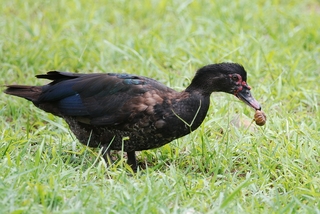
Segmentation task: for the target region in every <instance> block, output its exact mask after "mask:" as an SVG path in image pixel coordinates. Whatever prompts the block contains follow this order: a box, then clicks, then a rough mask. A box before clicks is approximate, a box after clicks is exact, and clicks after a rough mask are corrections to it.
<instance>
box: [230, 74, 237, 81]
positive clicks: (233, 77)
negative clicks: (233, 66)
mask: <svg viewBox="0 0 320 214" xmlns="http://www.w3.org/2000/svg"><path fill="white" fill-rule="evenodd" d="M231 78H232V80H233V81H235V82H238V81H239V77H238V76H237V75H232V77H231Z"/></svg>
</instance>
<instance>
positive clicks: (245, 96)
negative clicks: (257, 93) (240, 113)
mask: <svg viewBox="0 0 320 214" xmlns="http://www.w3.org/2000/svg"><path fill="white" fill-rule="evenodd" d="M235 95H236V97H238V98H239V99H240V100H242V101H243V102H245V103H246V104H247V105H249V106H251V107H252V108H254V109H255V110H261V106H260V104H259V103H258V101H256V100H255V99H254V98H253V96H252V95H251V92H250V87H243V88H242V90H241V91H239V92H238V93H236V94H235Z"/></svg>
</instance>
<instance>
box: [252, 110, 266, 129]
mask: <svg viewBox="0 0 320 214" xmlns="http://www.w3.org/2000/svg"><path fill="white" fill-rule="evenodd" d="M266 120H267V116H266V114H265V113H264V112H263V111H260V110H257V111H256V113H255V114H254V121H256V124H257V125H258V126H263V125H264V124H265V123H266Z"/></svg>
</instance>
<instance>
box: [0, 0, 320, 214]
mask: <svg viewBox="0 0 320 214" xmlns="http://www.w3.org/2000/svg"><path fill="white" fill-rule="evenodd" d="M1 5H2V6H1V8H0V85H1V86H3V85H5V84H28V85H37V84H46V83H47V82H48V81H45V80H39V79H36V78H35V77H34V76H35V75H36V74H41V73H45V72H46V71H49V70H62V71H72V72H83V73H92V72H105V73H106V72H126V73H130V74H137V75H143V76H148V77H152V78H154V79H157V80H158V81H160V82H162V83H164V84H166V85H168V86H170V87H173V88H174V89H176V90H183V89H184V88H185V87H186V86H187V85H188V84H189V83H190V80H191V78H192V77H193V75H194V73H195V71H196V70H197V69H198V68H199V67H201V66H203V65H206V64H210V63H217V62H223V61H229V62H237V63H240V64H242V65H243V66H244V67H245V68H246V70H247V71H248V84H249V85H250V86H251V87H252V93H253V95H254V97H255V98H256V99H257V100H258V101H259V102H260V103H261V105H262V109H263V110H264V112H265V113H266V115H267V117H268V120H267V123H266V125H265V126H262V127H259V126H256V125H255V124H254V123H252V118H253V115H254V111H253V110H252V109H251V108H249V107H248V106H246V105H244V104H243V103H242V102H240V101H239V100H238V99H236V98H235V97H234V96H232V95H228V94H222V93H213V94H212V96H211V98H212V99H211V107H210V109H209V112H208V115H207V117H206V119H205V121H204V122H203V124H202V125H201V126H200V127H199V129H197V130H196V131H195V132H193V133H191V134H190V135H188V136H185V137H183V138H180V139H177V140H174V141H173V142H171V143H170V144H167V145H165V146H163V147H161V148H159V149H154V150H148V151H143V152H140V153H138V160H139V162H140V163H141V164H142V165H144V166H145V167H146V169H144V170H141V171H138V172H137V173H135V174H133V173H132V172H131V171H130V169H129V168H128V166H127V165H126V164H125V159H124V158H122V156H121V154H115V155H118V156H119V157H120V160H119V161H118V162H116V164H115V165H113V166H111V167H107V166H106V165H105V163H104V162H103V160H102V159H101V158H100V156H99V150H96V149H90V148H86V147H85V146H82V145H81V144H80V143H79V142H78V141H77V139H76V138H75V137H74V136H73V135H72V133H71V132H70V131H69V129H68V126H67V125H66V123H65V122H64V121H63V120H62V119H60V118H58V117H55V116H53V115H50V114H47V113H45V112H43V111H41V110H39V109H37V108H36V107H34V106H33V105H32V103H30V102H28V101H26V100H23V99H19V98H16V97H11V96H8V95H6V94H4V93H0V114H1V123H0V156H1V157H0V167H1V170H0V213H15V214H18V213H186V214H187V213H188V214H195V213H320V146H319V142H320V134H319V133H320V122H319V121H320V110H319V107H320V104H319V103H320V87H319V85H320V84H319V77H320V75H319V73H320V36H319V35H320V28H319V20H320V2H319V1H316V0H305V1H301V0H293V1H276V0H272V1H262V0H258V1H251V0H237V1H231V2H227V1H224V0H217V1H205V0H200V1H191V0H175V1H169V0H164V1H155V0H151V1H145V2H144V1H128V0H120V1H102V0H93V1H85V0H71V1H67V0H57V1H31V0H25V1H21V0H11V1H2V2H1ZM1 90H4V87H2V88H1Z"/></svg>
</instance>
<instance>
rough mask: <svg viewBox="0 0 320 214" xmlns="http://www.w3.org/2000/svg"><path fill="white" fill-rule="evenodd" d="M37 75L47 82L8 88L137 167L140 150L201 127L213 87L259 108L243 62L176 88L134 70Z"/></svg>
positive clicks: (207, 69)
mask: <svg viewBox="0 0 320 214" xmlns="http://www.w3.org/2000/svg"><path fill="white" fill-rule="evenodd" d="M37 78H44V79H49V80H52V82H51V83H49V84H47V85H44V86H24V85H8V86H7V89H6V90H5V93H7V94H10V95H14V96H18V97H23V98H25V99H27V100H30V101H32V102H33V104H34V105H35V106H37V107H38V108H40V109H42V110H44V111H46V112H49V113H52V114H54V115H56V116H59V117H62V118H63V119H65V121H66V122H67V123H68V125H69V126H70V129H71V130H72V132H73V133H74V134H75V136H76V137H77V138H78V139H79V141H80V142H81V143H82V144H84V145H89V146H91V147H101V148H103V151H104V153H105V155H104V158H105V159H106V160H107V158H108V157H109V154H110V150H121V149H124V151H126V152H127V154H128V164H130V165H131V166H132V168H133V169H134V170H135V169H136V168H137V163H136V156H135V151H141V150H146V149H153V148H157V147H160V146H163V145H165V144H167V143H169V142H171V141H172V140H174V139H176V138H180V137H182V136H184V135H187V134H189V133H190V132H192V131H194V130H195V129H197V128H198V127H199V126H200V124H201V123H202V121H203V120H204V118H205V116H206V114H207V111H208V108H209V103H210V94H211V93H212V92H220V91H221V92H226V93H229V94H233V95H235V96H236V97H238V98H239V99H240V100H242V101H244V102H245V103H246V104H248V105H249V106H251V107H253V108H254V109H255V110H260V109H261V107H260V104H259V103H258V102H257V101H256V100H255V99H254V98H253V97H252V95H251V93H250V89H251V88H250V87H249V86H248V85H247V74H246V71H245V70H244V68H243V67H242V66H241V65H239V64H235V63H220V64H211V65H207V66H204V67H202V68H200V69H199V70H198V71H197V72H196V75H195V77H194V78H193V80H192V81H191V84H190V85H189V86H188V87H187V88H186V89H185V90H184V91H181V92H177V91H175V90H173V89H171V88H169V87H167V86H165V85H163V84H161V83H160V82H158V81H156V80H153V79H150V78H147V77H142V76H136V75H130V74H116V73H107V74H102V73H99V74H76V73H67V72H59V71H50V72H48V73H47V74H42V75H37Z"/></svg>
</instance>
